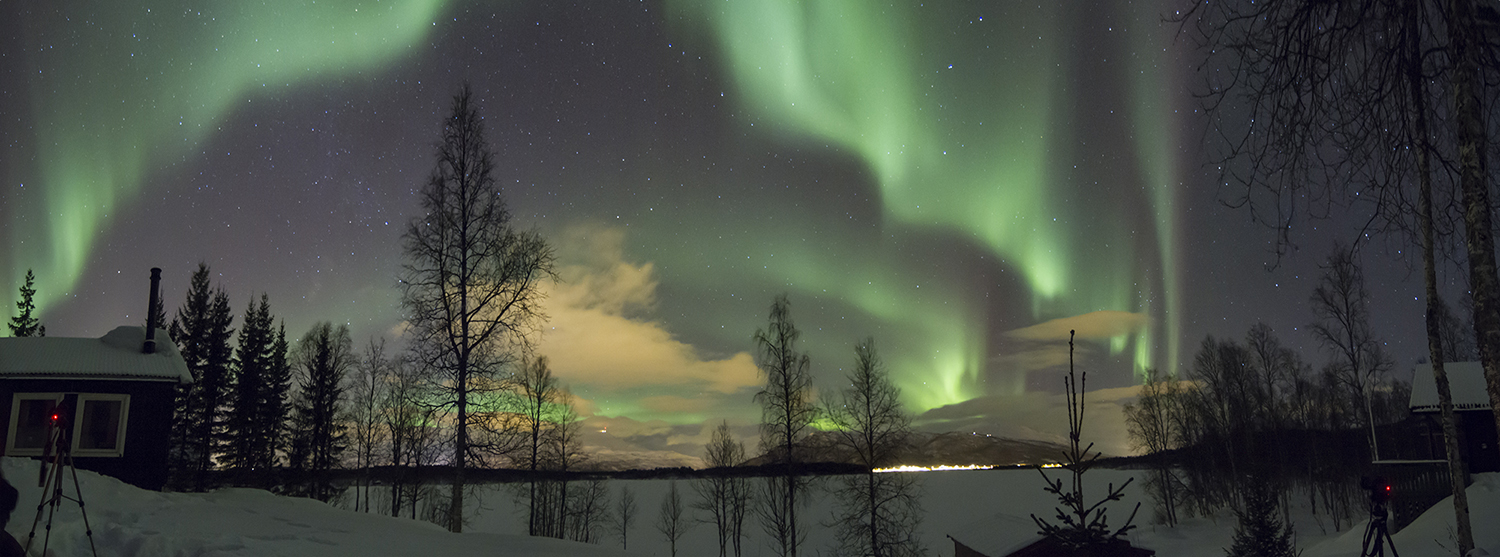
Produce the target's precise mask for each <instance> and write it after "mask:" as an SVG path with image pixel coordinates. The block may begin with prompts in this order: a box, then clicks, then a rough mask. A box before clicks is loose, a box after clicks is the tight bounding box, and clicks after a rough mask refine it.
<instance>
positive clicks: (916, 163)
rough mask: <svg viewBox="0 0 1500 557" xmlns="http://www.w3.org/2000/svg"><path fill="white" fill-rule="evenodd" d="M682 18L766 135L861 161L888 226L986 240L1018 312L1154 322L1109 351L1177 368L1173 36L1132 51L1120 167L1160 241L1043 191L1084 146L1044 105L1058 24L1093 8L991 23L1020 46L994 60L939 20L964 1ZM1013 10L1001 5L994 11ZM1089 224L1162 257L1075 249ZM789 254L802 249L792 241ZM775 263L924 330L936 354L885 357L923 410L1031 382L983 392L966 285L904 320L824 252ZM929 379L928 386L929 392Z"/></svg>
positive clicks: (703, 9) (687, 3) (893, 297)
mask: <svg viewBox="0 0 1500 557" xmlns="http://www.w3.org/2000/svg"><path fill="white" fill-rule="evenodd" d="M679 8H680V9H681V10H682V11H683V12H685V13H690V14H693V15H692V16H691V17H689V18H688V19H690V20H695V21H698V20H706V21H709V22H711V23H710V25H711V27H712V29H713V34H714V36H715V37H716V39H717V42H718V44H719V45H720V48H721V49H722V51H723V52H724V57H725V58H726V59H727V63H728V64H729V66H730V70H731V74H732V75H733V76H734V78H735V81H736V85H737V87H738V88H739V90H740V93H741V94H742V96H744V97H745V98H746V99H747V100H745V101H743V102H742V106H743V108H744V109H746V110H749V111H752V112H754V113H755V114H757V115H759V116H761V117H764V118H766V119H769V120H771V121H772V122H774V123H775V124H776V125H773V126H771V128H772V129H778V128H780V129H792V130H797V131H799V132H800V133H801V134H803V135H805V136H808V137H812V138H816V139H818V140H820V141H828V142H831V143H833V144H836V145H838V146H840V147H842V148H844V149H847V150H849V151H851V152H853V153H856V154H858V155H859V157H860V158H861V160H863V162H864V163H865V165H866V166H867V167H868V168H869V170H870V171H871V172H872V174H873V175H874V177H875V179H876V180H877V181H878V185H879V188H880V193H881V195H882V203H883V208H884V212H885V214H886V216H887V217H888V219H889V220H894V221H895V222H898V223H901V224H903V225H906V226H911V227H917V228H932V229H940V230H945V231H949V232H951V233H954V234H956V235H959V236H960V237H968V238H973V239H976V240H977V241H979V242H981V243H982V244H983V245H985V246H987V247H988V248H989V249H990V250H991V251H992V252H993V253H994V254H995V255H997V256H999V257H1001V258H1002V259H1003V260H1004V261H1007V262H1009V263H1010V264H1012V265H1014V266H1015V267H1017V268H1018V270H1020V271H1021V272H1023V273H1024V274H1025V276H1026V278H1027V282H1028V284H1029V286H1030V288H1031V290H1032V292H1033V298H1032V299H1031V300H1029V301H1026V302H1012V303H1029V304H1030V311H1031V314H1032V316H1033V317H1034V318H1035V319H1036V320H1037V321H1041V320H1046V319H1054V318H1059V317H1067V316H1073V315H1079V314H1083V313H1088V312H1093V311H1100V310H1113V311H1124V312H1135V313H1144V314H1146V315H1148V316H1149V317H1150V318H1149V319H1148V320H1146V323H1148V325H1147V326H1145V327H1139V328H1137V329H1136V330H1135V331H1132V332H1130V333H1125V334H1119V335H1116V336H1114V337H1113V338H1111V339H1110V342H1109V347H1110V349H1111V351H1112V352H1114V353H1120V352H1123V351H1126V350H1133V351H1134V354H1133V362H1134V367H1135V369H1136V370H1137V372H1140V371H1142V370H1144V369H1146V368H1148V367H1162V368H1164V369H1168V370H1175V369H1176V362H1175V358H1176V354H1177V337H1178V335H1177V328H1178V326H1177V323H1176V321H1175V319H1173V318H1172V317H1171V316H1172V314H1173V312H1174V310H1175V308H1176V306H1177V300H1178V298H1177V294H1176V290H1177V289H1176V284H1177V282H1178V279H1177V273H1178V270H1177V269H1176V265H1175V259H1176V258H1175V254H1176V250H1177V247H1176V245H1175V229H1176V226H1175V224H1174V219H1175V218H1176V217H1175V214H1176V212H1175V204H1176V203H1175V196H1176V189H1175V188H1174V187H1173V183H1174V182H1175V180H1174V179H1173V171H1172V169H1173V168H1174V166H1175V161H1174V160H1173V159H1172V158H1171V155H1170V153H1172V152H1174V148H1173V147H1172V145H1171V142H1170V141H1171V137H1172V136H1171V134H1170V132H1169V131H1168V130H1169V129H1171V128H1170V126H1171V125H1172V124H1176V123H1177V122H1175V121H1173V119H1172V118H1171V114H1172V113H1171V111H1170V108H1169V107H1168V106H1166V98H1168V96H1167V95H1164V94H1163V91H1164V84H1165V83H1167V81H1164V78H1165V77H1166V76H1165V75H1164V74H1165V73H1166V72H1163V71H1161V70H1160V68H1159V67H1158V63H1159V62H1160V60H1158V59H1156V58H1155V57H1152V56H1149V55H1150V54H1151V53H1161V54H1162V56H1163V57H1164V56H1165V51H1166V49H1164V48H1163V45H1165V44H1167V42H1168V41H1170V35H1169V34H1168V35H1163V34H1161V33H1152V32H1149V31H1148V32H1139V31H1138V32H1136V33H1133V34H1131V35H1130V39H1129V40H1130V41H1132V42H1131V43H1130V44H1129V45H1125V46H1128V47H1129V48H1131V49H1132V50H1134V51H1135V52H1137V53H1145V54H1147V56H1142V57H1131V60H1130V62H1129V64H1130V69H1131V70H1133V71H1131V72H1129V73H1130V75H1131V76H1132V79H1131V82H1130V85H1131V87H1130V91H1129V93H1130V95H1131V99H1130V103H1129V104H1130V105H1131V106H1132V107H1133V108H1134V111H1133V113H1132V114H1130V115H1129V116H1130V121H1131V124H1132V126H1133V133H1132V137H1134V138H1135V141H1134V142H1133V147H1134V152H1133V153H1130V155H1133V156H1134V157H1135V158H1136V164H1135V168H1137V169H1139V171H1140V172H1141V173H1142V174H1143V176H1138V177H1134V178H1135V179H1136V181H1138V182H1139V183H1142V184H1145V185H1146V188H1145V189H1146V191H1145V192H1144V197H1145V200H1144V201H1145V202H1146V203H1147V204H1148V205H1149V209H1150V215H1148V216H1146V218H1145V219H1144V220H1146V221H1147V223H1148V224H1149V225H1154V227H1155V230H1137V229H1135V227H1136V226H1137V223H1133V222H1130V221H1129V220H1124V219H1112V218H1111V215H1102V214H1097V213H1096V214H1083V213H1081V212H1079V211H1077V210H1074V208H1073V207H1072V205H1073V202H1072V198H1071V197H1070V195H1073V196H1076V195H1079V193H1077V192H1072V193H1070V192H1066V191H1063V190H1062V188H1057V187H1049V186H1052V185H1055V182H1056V181H1057V180H1058V177H1056V176H1052V175H1049V172H1050V171H1051V170H1052V169H1054V168H1055V167H1056V164H1057V160H1056V159H1057V158H1058V156H1057V155H1056V153H1055V151H1056V150H1057V148H1056V146H1057V145H1060V144H1064V143H1067V142H1074V141H1078V140H1079V139H1081V138H1077V137H1071V136H1070V135H1069V133H1068V130H1067V127H1066V126H1065V125H1062V124H1065V123H1066V122H1067V120H1068V118H1069V116H1068V115H1066V114H1060V113H1059V107H1056V106H1054V105H1055V102H1054V100H1055V99H1057V98H1058V97H1059V93H1060V92H1061V91H1060V90H1061V88H1062V87H1063V84H1062V83H1060V81H1061V80H1062V77H1063V76H1061V75H1059V74H1060V72H1058V71H1056V69H1057V68H1058V67H1059V66H1064V65H1066V64H1068V62H1069V61H1068V60H1066V59H1065V53H1064V52H1063V44H1064V41H1066V40H1069V39H1070V33H1069V30H1068V29H1066V28H1065V25H1066V24H1067V22H1069V21H1072V20H1075V19H1077V16H1078V13H1076V12H1072V13H1070V12H1069V10H1081V9H1095V8H1092V7H1079V8H1070V7H1067V6H1064V5H1063V4H1058V3H1052V4H1047V3H1044V4H1042V5H1041V6H1040V7H1037V6H1028V7H1027V8H1025V9H1027V10H1031V11H1029V12H1028V13H1026V14H1020V15H1019V16H1018V14H1005V13H986V14H983V15H984V16H985V17H984V18H983V19H982V22H983V27H987V28H988V29H989V30H988V31H986V32H988V33H989V35H988V37H989V40H994V39H995V38H996V37H1006V38H1009V40H1011V41H1012V42H1011V44H1010V45H1009V48H1010V49H1012V50H1013V52H995V50H998V48H992V47H997V46H998V45H992V44H989V43H987V42H983V39H978V40H976V39H969V40H964V38H963V37H962V36H963V34H965V33H969V34H974V33H977V32H978V31H975V30H974V28H975V27H980V26H978V25H975V24H976V23H979V22H978V21H975V16H974V14H971V13H963V12H959V11H957V10H954V11H952V12H947V10H949V9H951V8H956V7H955V6H948V5H945V4H944V3H936V5H933V6H926V7H918V6H911V5H904V4H903V5H895V6H891V5H877V4H874V3H869V2H863V1H861V0H821V1H818V2H798V1H796V0H766V1H759V2H708V1H693V0H684V1H683V2H682V3H681V5H679ZM1006 9H1007V8H1005V7H1004V6H999V5H996V6H995V8H994V11H995V12H1004V11H1005V10H1006ZM1099 9H1105V10H1108V9H1109V8H1107V7H1100V8H1099ZM1036 12H1040V13H1036ZM1117 15H1125V17H1127V18H1129V20H1130V24H1131V25H1132V26H1134V27H1137V28H1139V29H1144V30H1155V29H1159V28H1160V25H1159V23H1158V22H1157V21H1156V20H1155V17H1156V16H1155V15H1154V12H1150V11H1149V10H1137V13H1134V14H1128V15H1126V14H1117ZM1007 16H1016V17H1007ZM965 27H968V28H967V29H966V28H965ZM915 30H921V31H922V33H918V32H916V31H915ZM1085 32H1086V31H1085ZM1153 41H1154V42H1156V43H1159V44H1155V45H1153ZM965 75H968V76H975V77H973V78H965V77H964V76H965ZM996 76H1004V77H1005V79H996ZM1049 146H1051V147H1052V149H1049ZM1084 194H1086V192H1085V193H1084ZM1135 195H1140V194H1139V193H1137V194H1135ZM1089 220H1098V221H1102V222H1103V224H1104V226H1105V228H1104V229H1102V230H1100V229H1094V230H1092V231H1091V232H1090V234H1092V235H1094V236H1101V235H1102V236H1106V237H1108V236H1115V237H1126V238H1128V237H1133V236H1136V235H1138V234H1143V235H1145V237H1147V238H1150V239H1151V240H1154V245H1151V246H1149V247H1150V248H1154V249H1131V248H1132V247H1135V246H1140V245H1141V244H1139V243H1136V244H1134V245H1131V244H1128V243H1127V244H1126V245H1124V246H1118V247H1115V248H1112V249H1109V250H1108V251H1104V252H1099V251H1093V252H1089V253H1084V252H1083V251H1082V250H1080V249H1078V248H1079V244H1081V243H1084V242H1085V241H1097V238H1092V239H1089V240H1086V239H1084V238H1080V236H1079V232H1078V229H1079V228H1082V227H1081V226H1078V225H1079V224H1081V223H1083V222H1087V221H1089ZM1150 243H1152V242H1148V245H1149V244H1150ZM784 245H787V246H791V249H792V250H796V249H797V247H796V246H797V243H795V242H792V243H786V244H784ZM777 255H778V257H781V256H783V254H781V253H778V254H777ZM785 256H786V257H791V258H794V259H797V260H799V262H800V264H793V265H789V266H784V267H789V268H791V269H802V270H804V271H805V272H803V273H801V276H799V277H797V279H798V280H797V281H796V282H795V285H796V287H797V288H799V289H801V290H803V291H806V292H810V293H817V292H829V291H831V292H839V293H841V294H842V295H844V296H846V297H847V298H848V299H850V300H852V301H854V302H855V303H856V304H857V305H858V306H859V307H860V308H862V309H863V310H864V311H865V312H867V313H868V314H870V315H872V316H875V317H877V318H879V319H881V320H882V321H884V322H887V323H895V322H899V321H902V320H906V321H911V320H917V321H919V323H917V324H916V326H915V327H912V328H914V329H917V330H919V331H921V334H922V336H923V337H924V338H922V340H921V341H920V342H921V344H923V345H924V346H928V347H931V348H932V354H933V356H932V358H931V359H930V360H925V359H924V358H911V357H908V358H906V359H904V360H896V361H891V362H890V365H891V367H892V369H895V370H903V371H904V372H903V373H897V374H895V377H897V378H898V381H899V382H901V387H902V388H903V392H904V393H905V395H906V397H907V399H908V401H907V402H908V404H912V405H913V406H914V407H915V408H917V409H918V410H926V409H929V408H933V407H937V406H941V405H945V404H952V403H957V402H961V401H964V400H968V399H970V398H972V397H975V396H979V395H982V394H986V393H990V394H1020V393H1022V392H1024V391H1025V386H1024V374H1019V375H1020V376H1016V374H1011V375H1012V377H1011V379H1012V380H1011V381H1010V383H1009V384H1003V385H1001V384H996V383H994V382H992V381H989V379H990V378H994V377H995V376H993V375H992V376H991V377H989V378H982V377H981V375H982V374H981V372H982V371H986V370H985V364H986V360H987V355H986V354H985V353H984V350H985V343H984V336H983V335H984V334H985V328H986V327H985V325H984V321H983V320H982V319H981V317H982V316H983V315H984V313H985V309H984V308H982V307H980V306H981V305H982V304H983V303H984V301H982V300H976V299H972V297H970V298H969V299H965V296H971V295H970V294H968V293H966V292H964V291H963V289H961V288H956V289H952V290H950V291H947V292H944V293H943V294H942V296H946V297H947V298H948V299H946V300H944V301H941V302H938V303H926V304H922V307H923V309H922V310H921V311H912V309H911V308H910V307H897V300H901V301H902V305H903V306H905V305H909V304H910V294H909V292H907V291H906V290H903V288H904V287H898V286H896V285H893V284H882V283H871V282H863V281H859V280H857V279H855V280H851V277H858V276H870V275H868V274H866V273H859V272H850V271H849V270H847V269H830V268H827V265H826V264H821V265H820V264H819V263H818V261H819V260H820V258H819V255H818V254H816V253H812V252H807V253H802V254H786V255H785ZM889 273H890V271H889V270H887V273H886V274H889ZM875 276H881V275H875ZM893 282H894V281H893ZM1160 328H1165V330H1164V331H1160V332H1161V335H1160V336H1161V338H1162V340H1163V341H1165V343H1166V344H1167V346H1165V347H1160V349H1158V350H1156V351H1154V350H1153V349H1154V348H1156V347H1155V345H1154V344H1153V342H1152V335H1153V330H1154V329H1160ZM908 330H909V329H908ZM924 360H925V361H924ZM914 370H931V372H930V373H920V372H918V373H912V372H911V371H914ZM1003 375H1005V374H1002V376H1003ZM934 376H935V377H937V378H938V381H937V382H936V383H937V384H935V385H934V384H929V383H930V382H924V381H922V380H921V379H922V378H930V377H934ZM982 383H983V384H982Z"/></svg>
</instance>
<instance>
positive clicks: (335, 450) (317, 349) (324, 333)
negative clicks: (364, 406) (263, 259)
mask: <svg viewBox="0 0 1500 557" xmlns="http://www.w3.org/2000/svg"><path fill="white" fill-rule="evenodd" d="M353 365H354V353H353V342H352V341H351V340H350V339H349V328H348V327H345V326H343V325H339V326H338V327H334V326H333V324H332V323H329V322H326V321H325V322H322V323H318V324H316V325H313V328H312V330H310V331H308V332H307V334H306V335H304V336H303V337H302V341H301V342H298V343H297V366H298V368H300V369H301V374H300V375H301V378H302V384H301V389H300V392H299V393H298V397H297V403H296V409H295V411H296V419H295V422H296V427H297V429H296V430H295V431H294V432H293V435H292V438H293V450H292V453H293V454H294V455H295V457H296V458H295V460H296V461H297V462H296V464H298V465H300V466H301V467H303V469H305V470H306V471H307V472H308V474H309V475H310V476H311V480H312V485H311V486H310V488H311V489H310V492H309V495H311V496H312V497H314V498H316V499H319V500H324V501H326V500H328V498H329V497H331V496H332V495H333V486H332V485H330V484H329V482H328V474H327V473H328V471H329V470H332V469H333V468H334V466H335V465H337V464H338V462H339V456H340V455H341V454H342V453H343V451H344V449H345V448H346V447H347V446H348V443H347V441H346V439H345V437H346V435H345V432H344V424H343V423H342V420H341V419H340V417H341V414H342V413H341V412H340V407H341V406H342V404H343V398H344V388H343V382H344V375H345V374H347V373H348V371H349V368H350V367H351V366H353Z"/></svg>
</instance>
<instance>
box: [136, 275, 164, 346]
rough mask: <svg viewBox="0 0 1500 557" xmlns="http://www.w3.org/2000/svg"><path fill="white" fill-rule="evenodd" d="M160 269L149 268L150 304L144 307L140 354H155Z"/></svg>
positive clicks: (159, 299) (159, 297) (159, 296)
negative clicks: (144, 326) (144, 339)
mask: <svg viewBox="0 0 1500 557" xmlns="http://www.w3.org/2000/svg"><path fill="white" fill-rule="evenodd" d="M160 290H161V269H160V268H158V267H152V268H151V302H150V304H151V305H149V306H147V307H146V342H145V344H143V345H142V346H141V353H143V354H153V353H155V352H156V327H157V326H158V325H160V323H157V322H156V305H157V304H158V303H160V301H161V294H160Z"/></svg>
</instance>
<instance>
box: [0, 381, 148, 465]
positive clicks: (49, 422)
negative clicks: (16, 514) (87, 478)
mask: <svg viewBox="0 0 1500 557" xmlns="http://www.w3.org/2000/svg"><path fill="white" fill-rule="evenodd" d="M10 409H11V410H10V432H9V436H8V437H7V442H6V447H5V453H6V454H8V455H12V456H42V454H43V449H44V448H45V447H46V445H47V443H48V441H49V440H50V439H52V438H54V437H55V436H58V435H61V434H62V433H66V434H67V435H68V436H69V437H71V441H72V442H71V443H70V448H71V449H72V451H73V456H80V457H117V456H122V455H124V454H125V424H126V422H127V421H128V419H129V416H130V395H124V394H95V393H85V394H78V395H69V394H65V393H16V394H15V396H14V398H13V399H12V400H11V406H10ZM59 425H60V426H62V427H64V428H66V429H67V431H66V432H60V431H58V430H57V429H56V428H57V426H59Z"/></svg>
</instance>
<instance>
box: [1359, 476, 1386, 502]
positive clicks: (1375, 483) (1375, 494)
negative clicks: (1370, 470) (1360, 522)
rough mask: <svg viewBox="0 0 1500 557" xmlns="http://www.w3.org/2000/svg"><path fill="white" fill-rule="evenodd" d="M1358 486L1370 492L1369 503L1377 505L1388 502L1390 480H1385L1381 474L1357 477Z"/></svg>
mask: <svg viewBox="0 0 1500 557" xmlns="http://www.w3.org/2000/svg"><path fill="white" fill-rule="evenodd" d="M1359 487H1362V488H1364V490H1365V491H1368V492H1369V493H1370V504H1372V505H1379V504H1382V503H1387V502H1390V500H1391V482H1388V481H1386V479H1385V477H1383V476H1364V477H1361V478H1360V479H1359Z"/></svg>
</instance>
